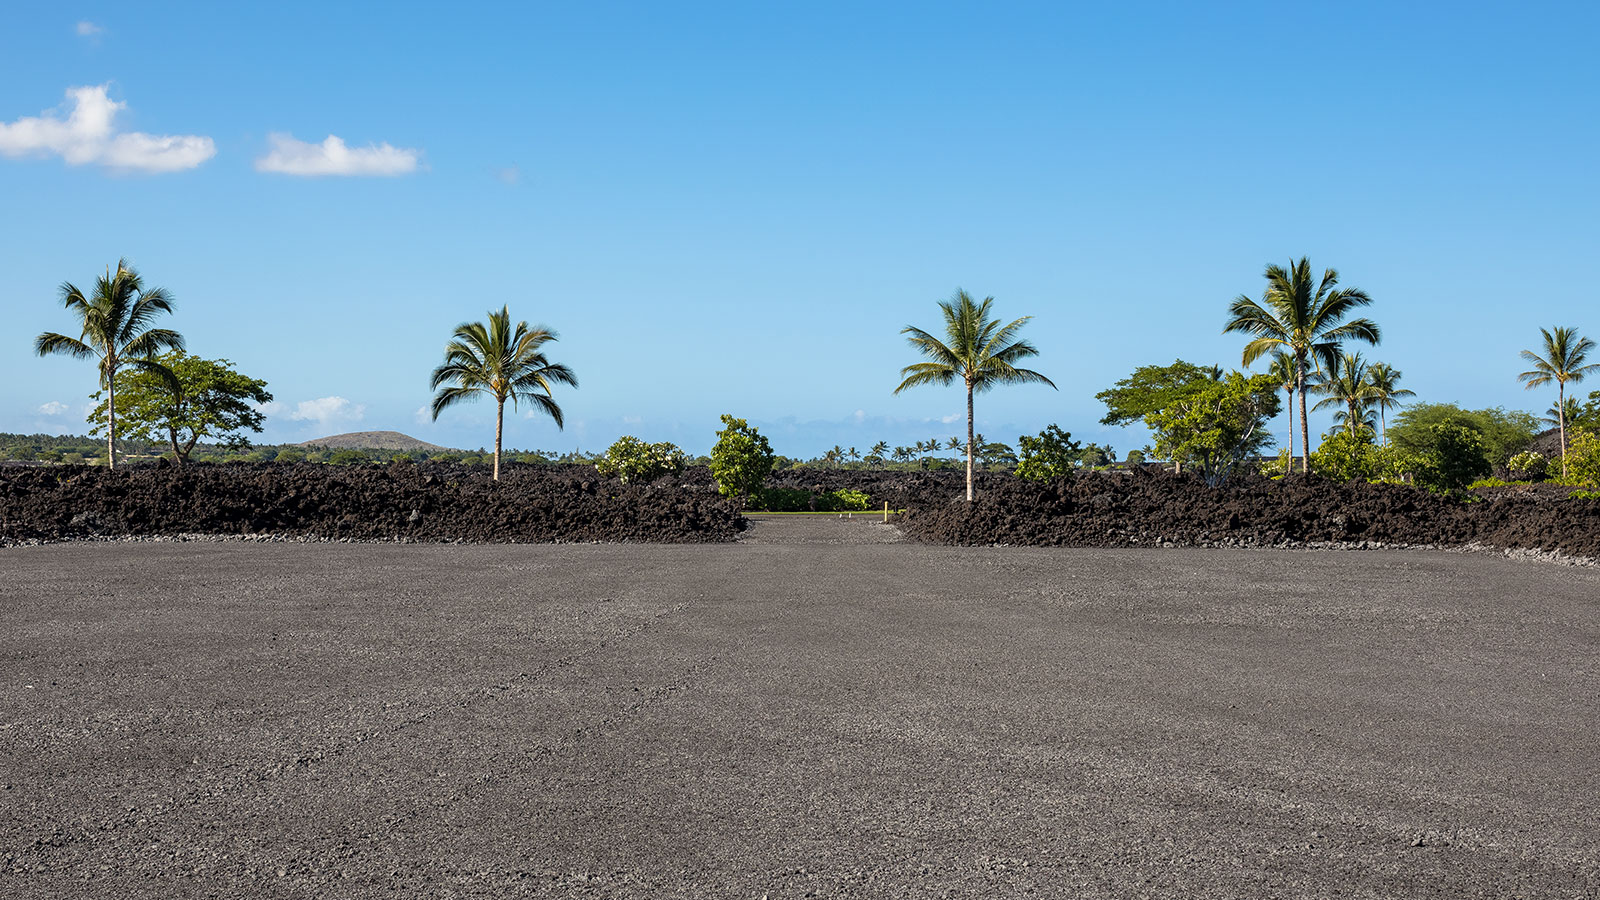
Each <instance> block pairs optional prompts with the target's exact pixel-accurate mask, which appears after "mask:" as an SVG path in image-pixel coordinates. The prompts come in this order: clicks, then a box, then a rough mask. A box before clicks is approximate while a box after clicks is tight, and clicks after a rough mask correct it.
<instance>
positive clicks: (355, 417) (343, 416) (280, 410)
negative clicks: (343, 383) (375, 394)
mask: <svg viewBox="0 0 1600 900" xmlns="http://www.w3.org/2000/svg"><path fill="white" fill-rule="evenodd" d="M256 408H257V409H259V410H260V411H261V412H263V413H266V414H267V415H268V416H281V415H287V416H288V417H289V419H290V421H294V422H315V423H317V424H318V425H319V426H326V425H329V424H332V423H335V422H359V421H361V420H362V418H364V417H365V416H366V414H367V407H366V406H365V405H364V404H360V403H351V402H350V401H349V400H347V399H345V398H344V397H340V396H337V395H335V396H332V397H319V398H317V399H315V400H301V401H300V402H299V403H296V404H295V405H294V407H293V408H291V407H290V406H289V405H288V404H286V403H280V402H278V401H276V400H274V401H272V402H270V403H263V404H262V405H260V406H258V407H256Z"/></svg>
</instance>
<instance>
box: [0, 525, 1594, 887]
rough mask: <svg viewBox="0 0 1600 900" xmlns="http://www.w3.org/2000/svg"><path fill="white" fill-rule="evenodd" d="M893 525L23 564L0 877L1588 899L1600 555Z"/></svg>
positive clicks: (13, 585)
mask: <svg viewBox="0 0 1600 900" xmlns="http://www.w3.org/2000/svg"><path fill="white" fill-rule="evenodd" d="M893 537H894V534H893V530H892V529H884V527H883V526H881V525H874V524H872V523H871V521H870V520H866V521H863V520H861V519H857V520H844V521H841V520H829V519H824V520H820V521H817V520H761V521H758V522H757V523H756V525H755V527H754V528H753V529H752V530H751V531H750V533H749V534H748V536H747V537H746V538H745V539H744V540H743V541H742V542H741V543H739V544H732V545H709V546H639V545H561V546H437V545H409V546H403V545H354V544H353V545H345V544H246V543H212V544H206V543H197V544H177V543H132V544H63V545H54V546H42V547H23V548H12V549H9V550H4V551H0V610H3V612H4V626H5V627H4V629H3V630H0V782H3V786H0V896H4V897H19V898H20V897H63V898H65V897H515V896H538V897H748V898H759V897H763V896H766V897H769V898H780V897H784V898H788V897H807V896H815V897H943V896H950V897H1009V896H1037V897H1089V898H1098V897H1108V898H1109V897H1116V898H1128V897H1159V898H1170V897H1218V898H1222V897H1228V898H1236V897H1343V898H1369V897H1370V898H1376V897H1439V898H1446V897H1448V898H1458V897H1495V898H1501V897H1529V898H1587V900H1592V898H1595V897H1597V896H1600V825H1597V824H1596V822H1597V818H1600V775H1597V772H1596V767H1597V760H1600V711H1597V703H1600V701H1597V697H1600V661H1597V660H1600V655H1597V651H1600V570H1596V569H1578V568H1567V567H1555V566H1547V565H1538V564H1529V563H1522V562H1517V561H1513V560H1508V559H1504V558H1500V557H1496V556H1492V555H1487V554H1442V553H1423V552H1384V551H1376V552H1364V553H1309V552H1268V551H1223V550H1164V551H1158V550H1115V551H1092V550H1041V549H1011V548H942V547H933V546H925V545H916V544H908V543H897V542H894V541H893Z"/></svg>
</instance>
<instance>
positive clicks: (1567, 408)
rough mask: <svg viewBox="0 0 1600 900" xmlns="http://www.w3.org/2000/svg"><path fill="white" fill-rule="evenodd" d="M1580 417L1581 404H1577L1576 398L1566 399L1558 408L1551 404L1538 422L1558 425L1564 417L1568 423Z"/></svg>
mask: <svg viewBox="0 0 1600 900" xmlns="http://www.w3.org/2000/svg"><path fill="white" fill-rule="evenodd" d="M1582 415H1583V404H1582V403H1579V402H1578V398H1577V397H1568V398H1567V399H1566V400H1564V401H1562V402H1561V404H1560V405H1559V406H1558V405H1556V404H1553V403H1552V404H1551V405H1550V408H1549V409H1547V410H1545V411H1544V415H1543V416H1542V417H1540V419H1539V421H1541V422H1544V423H1545V424H1547V425H1560V424H1561V420H1562V417H1563V416H1565V417H1566V420H1567V421H1568V422H1571V421H1574V420H1576V419H1578V418H1579V417H1580V416H1582Z"/></svg>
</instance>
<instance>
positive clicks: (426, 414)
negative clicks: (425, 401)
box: [411, 406, 433, 425]
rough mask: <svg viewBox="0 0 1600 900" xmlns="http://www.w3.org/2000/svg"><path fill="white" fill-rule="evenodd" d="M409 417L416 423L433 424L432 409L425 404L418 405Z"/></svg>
mask: <svg viewBox="0 0 1600 900" xmlns="http://www.w3.org/2000/svg"><path fill="white" fill-rule="evenodd" d="M411 418H413V419H415V420H416V422H417V424H418V425H431V424H433V410H431V409H429V408H428V407H426V406H419V407H417V411H416V413H415V414H414V415H412V417H411Z"/></svg>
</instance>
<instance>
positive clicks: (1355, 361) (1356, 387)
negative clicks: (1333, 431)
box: [1310, 353, 1377, 437]
mask: <svg viewBox="0 0 1600 900" xmlns="http://www.w3.org/2000/svg"><path fill="white" fill-rule="evenodd" d="M1327 362H1328V367H1327V371H1325V372H1324V373H1323V374H1322V377H1321V378H1319V379H1318V380H1317V383H1316V384H1313V385H1311V386H1310V391H1311V392H1312V393H1313V394H1321V395H1323V397H1324V399H1322V400H1319V401H1317V405H1316V406H1313V407H1311V408H1312V409H1322V408H1324V407H1328V406H1333V407H1341V406H1342V407H1344V409H1343V410H1342V414H1341V415H1340V416H1339V417H1338V420H1339V422H1341V423H1342V424H1343V425H1344V427H1345V430H1346V431H1348V432H1349V433H1350V436H1351V437H1357V436H1358V431H1359V429H1360V428H1361V426H1362V425H1363V424H1364V423H1365V422H1366V421H1367V418H1368V416H1367V413H1368V411H1370V410H1371V409H1372V408H1373V407H1374V406H1376V405H1377V397H1376V395H1375V394H1374V393H1373V390H1372V385H1371V384H1370V383H1369V382H1368V381H1367V362H1366V360H1364V359H1362V358H1361V354H1359V353H1343V354H1340V355H1337V356H1330V357H1328V360H1327Z"/></svg>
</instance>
